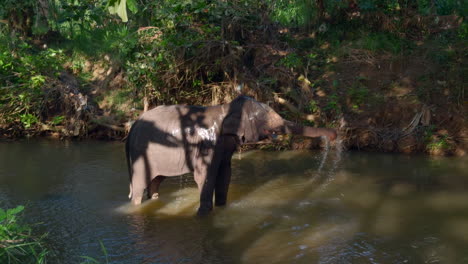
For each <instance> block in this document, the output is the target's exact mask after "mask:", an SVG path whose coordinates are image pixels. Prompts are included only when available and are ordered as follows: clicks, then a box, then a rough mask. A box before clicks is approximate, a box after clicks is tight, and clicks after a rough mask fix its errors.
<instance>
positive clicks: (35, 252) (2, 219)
mask: <svg viewBox="0 0 468 264" xmlns="http://www.w3.org/2000/svg"><path fill="white" fill-rule="evenodd" d="M23 210H24V206H22V205H20V206H18V207H16V208H12V209H8V210H4V209H1V208H0V262H1V263H36V264H42V263H46V262H47V257H48V256H49V255H50V252H49V251H48V250H47V248H46V247H45V245H44V242H43V240H44V237H45V236H42V237H39V238H37V237H35V236H33V235H32V230H31V228H30V227H29V226H27V225H24V224H20V223H19V222H18V217H19V216H20V215H21V213H22V211H23Z"/></svg>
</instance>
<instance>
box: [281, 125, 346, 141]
mask: <svg viewBox="0 0 468 264" xmlns="http://www.w3.org/2000/svg"><path fill="white" fill-rule="evenodd" d="M284 124H285V130H286V133H292V134H294V135H301V136H306V137H321V136H326V137H328V139H330V140H332V141H333V140H335V139H336V136H337V134H336V131H335V130H334V129H331V128H315V127H308V126H301V125H298V124H295V123H293V122H291V121H287V120H285V121H284Z"/></svg>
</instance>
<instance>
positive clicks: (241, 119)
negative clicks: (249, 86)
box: [222, 96, 259, 145]
mask: <svg viewBox="0 0 468 264" xmlns="http://www.w3.org/2000/svg"><path fill="white" fill-rule="evenodd" d="M255 103H256V102H255V101H253V99H251V98H249V97H245V96H240V97H238V98H236V99H235V100H234V101H232V102H231V103H230V104H229V111H228V114H227V115H226V118H225V119H224V121H223V130H222V134H223V135H236V136H237V137H238V139H239V142H240V144H241V145H242V144H244V143H247V142H257V141H258V139H259V133H258V128H257V124H256V121H257V120H256V118H255V116H254V115H253V105H254V104H255Z"/></svg>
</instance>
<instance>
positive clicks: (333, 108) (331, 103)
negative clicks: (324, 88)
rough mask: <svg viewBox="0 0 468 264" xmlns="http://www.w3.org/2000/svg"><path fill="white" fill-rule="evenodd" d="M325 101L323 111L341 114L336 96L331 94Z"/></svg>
mask: <svg viewBox="0 0 468 264" xmlns="http://www.w3.org/2000/svg"><path fill="white" fill-rule="evenodd" d="M327 99H328V102H327V104H326V105H325V107H324V108H323V109H324V110H325V111H330V112H333V113H336V114H339V113H341V108H340V103H339V102H338V95H336V94H332V95H330V96H329V97H328V98H327Z"/></svg>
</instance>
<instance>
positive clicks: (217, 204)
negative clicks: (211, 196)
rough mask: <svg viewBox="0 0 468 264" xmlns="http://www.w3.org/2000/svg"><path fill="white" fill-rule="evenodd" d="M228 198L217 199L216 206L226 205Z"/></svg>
mask: <svg viewBox="0 0 468 264" xmlns="http://www.w3.org/2000/svg"><path fill="white" fill-rule="evenodd" d="M225 205H226V200H215V206H225Z"/></svg>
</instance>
